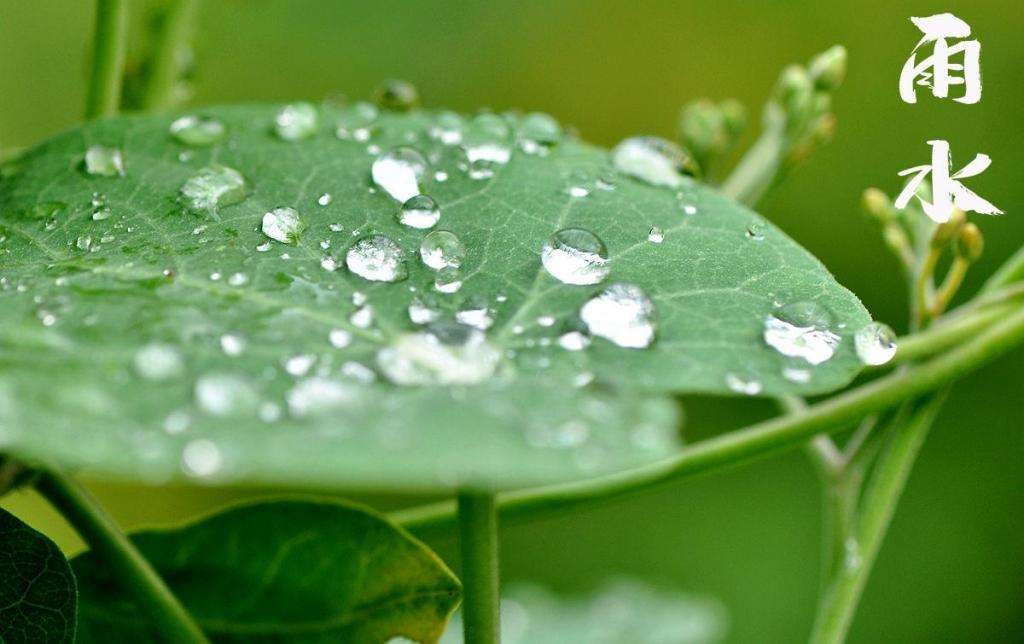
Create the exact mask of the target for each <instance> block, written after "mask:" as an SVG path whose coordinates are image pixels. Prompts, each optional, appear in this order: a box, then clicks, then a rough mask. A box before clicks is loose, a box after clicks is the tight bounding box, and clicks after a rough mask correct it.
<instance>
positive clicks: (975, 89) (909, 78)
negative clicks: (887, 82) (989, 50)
mask: <svg viewBox="0 0 1024 644" xmlns="http://www.w3.org/2000/svg"><path fill="white" fill-rule="evenodd" d="M910 20H911V21H912V22H913V23H914V24H915V25H916V26H917V28H918V29H920V30H921V32H922V33H923V34H924V36H923V37H922V38H921V40H920V41H919V42H918V43H917V46H916V47H914V51H913V52H912V53H911V55H910V58H909V59H907V62H906V64H904V65H903V72H902V73H901V74H900V98H902V99H903V100H904V101H905V102H907V103H916V102H917V93H916V92H917V90H916V88H915V87H914V85H915V83H916V84H917V85H921V86H924V87H931V88H932V95H933V96H936V97H938V98H947V97H948V96H949V87H950V85H963V86H964V93H963V96H961V97H959V98H954V99H953V100H954V101H956V102H958V103H965V104H971V103H977V102H978V101H980V100H981V43H980V42H978V41H977V40H965V41H963V42H960V43H956V44H953V45H950V44H949V43H948V42H947V41H946V39H947V38H953V39H963V38H967V37H968V36H970V35H971V26H970V25H968V24H967V23H966V22H964V21H963V20H961V19H960V18H957V17H956V16H954V15H953V14H951V13H940V14H937V15H934V16H927V17H924V18H911V19H910ZM928 43H932V54H931V55H930V56H928V57H926V58H925V59H924V60H921V61H920V62H918V60H917V53H918V50H919V49H921V47H922V46H924V45H926V44H928ZM958 54H963V63H962V64H961V63H955V62H953V61H952V59H953V57H954V56H956V55H958ZM957 72H962V73H960V74H958V73H957Z"/></svg>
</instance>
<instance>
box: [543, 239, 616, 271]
mask: <svg viewBox="0 0 1024 644" xmlns="http://www.w3.org/2000/svg"><path fill="white" fill-rule="evenodd" d="M540 259H541V263H542V264H543V265H544V268H545V269H546V270H547V272H548V273H550V274H551V276H552V277H554V278H555V279H557V280H558V281H560V282H562V283H564V284H597V283H598V282H600V281H602V280H603V279H604V278H605V277H607V276H608V273H609V271H610V270H611V266H609V265H608V249H607V248H605V245H604V242H602V241H601V240H600V239H599V238H598V237H597V235H595V234H594V233H592V232H590V231H589V230H584V229H582V228H565V229H562V230H559V231H558V232H556V233H555V234H554V235H552V236H551V237H550V238H549V239H548V240H547V242H545V244H544V247H543V248H542V249H541V251H540Z"/></svg>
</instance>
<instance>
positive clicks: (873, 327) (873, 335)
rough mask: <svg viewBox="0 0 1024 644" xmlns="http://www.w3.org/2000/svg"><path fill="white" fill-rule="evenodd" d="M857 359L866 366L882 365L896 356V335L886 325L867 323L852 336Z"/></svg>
mask: <svg viewBox="0 0 1024 644" xmlns="http://www.w3.org/2000/svg"><path fill="white" fill-rule="evenodd" d="M853 344H854V347H855V348H856V350H857V357H858V358H860V361H861V362H863V363H864V364H866V365H871V366H878V365H883V364H885V363H887V362H889V361H890V360H892V358H893V356H895V355H896V333H895V332H894V331H893V330H892V329H891V328H890V327H889V326H888V325H886V324H882V323H880V322H869V323H868V324H866V325H864V326H863V327H861V329H860V330H859V331H857V333H856V334H855V335H854V336H853Z"/></svg>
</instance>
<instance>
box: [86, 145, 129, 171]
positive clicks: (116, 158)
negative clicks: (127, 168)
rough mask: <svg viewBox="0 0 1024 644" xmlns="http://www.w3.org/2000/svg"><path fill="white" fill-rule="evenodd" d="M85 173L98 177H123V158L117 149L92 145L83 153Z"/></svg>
mask: <svg viewBox="0 0 1024 644" xmlns="http://www.w3.org/2000/svg"><path fill="white" fill-rule="evenodd" d="M85 171H86V173H87V174H91V175H93V176H99V177H123V176H124V157H123V155H122V154H121V151H120V150H118V149H117V148H108V147H104V146H102V145H93V146H91V147H89V149H88V150H86V151H85Z"/></svg>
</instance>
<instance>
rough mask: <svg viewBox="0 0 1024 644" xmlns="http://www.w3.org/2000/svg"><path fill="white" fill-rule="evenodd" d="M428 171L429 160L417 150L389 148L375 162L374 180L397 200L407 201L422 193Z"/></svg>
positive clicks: (373, 168) (371, 170)
mask: <svg viewBox="0 0 1024 644" xmlns="http://www.w3.org/2000/svg"><path fill="white" fill-rule="evenodd" d="M426 172H427V160H426V159H424V158H423V155H422V154H420V153H419V152H418V151H417V150H415V149H414V148H410V147H399V148H395V149H393V150H388V151H387V152H385V153H384V154H382V155H380V156H379V157H377V158H376V160H374V162H373V166H372V167H371V169H370V174H371V176H372V177H373V182H374V183H375V184H377V186H379V187H380V188H381V189H382V190H383V191H384V192H386V193H388V194H389V195H391V198H392V199H394V200H395V201H398V202H401V203H405V202H406V201H408V200H409V199H412V198H413V197H415V196H416V195H418V194H420V193H421V192H422V191H421V190H420V184H421V183H422V181H423V178H424V176H425V175H426Z"/></svg>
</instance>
